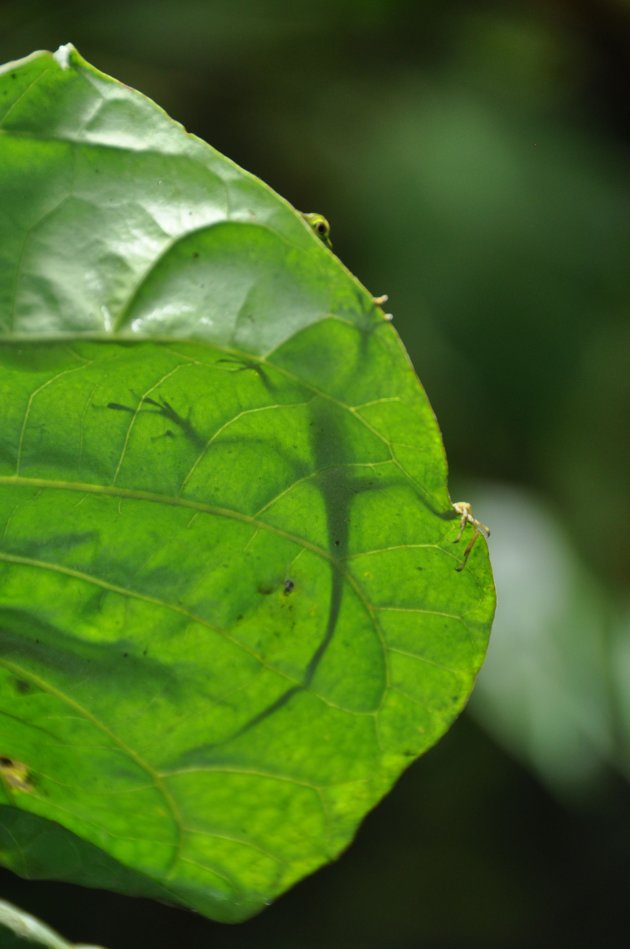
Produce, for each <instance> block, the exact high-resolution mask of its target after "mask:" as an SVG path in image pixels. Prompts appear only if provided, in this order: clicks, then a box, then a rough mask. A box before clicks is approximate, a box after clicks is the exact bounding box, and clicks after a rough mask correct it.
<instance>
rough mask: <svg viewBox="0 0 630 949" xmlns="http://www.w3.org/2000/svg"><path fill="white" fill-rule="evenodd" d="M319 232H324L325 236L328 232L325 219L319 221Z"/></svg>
mask: <svg viewBox="0 0 630 949" xmlns="http://www.w3.org/2000/svg"><path fill="white" fill-rule="evenodd" d="M317 233H318V234H323V235H324V236H326V234H328V226H327V225H326V224H325V223H324V221H318V222H317Z"/></svg>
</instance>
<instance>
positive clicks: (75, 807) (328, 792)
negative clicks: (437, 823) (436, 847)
mask: <svg viewBox="0 0 630 949" xmlns="http://www.w3.org/2000/svg"><path fill="white" fill-rule="evenodd" d="M0 168H1V169H2V171H1V173H0V205H1V206H2V208H3V214H2V215H1V216H0V411H1V426H0V859H1V860H2V861H3V862H4V863H5V865H7V866H9V867H11V868H12V869H14V870H15V871H16V872H18V873H21V874H23V875H26V876H29V875H30V876H42V875H46V876H53V877H57V878H61V879H66V880H71V881H75V882H81V883H87V884H92V885H100V886H107V887H109V888H112V889H120V890H122V891H123V892H127V893H139V894H144V895H150V896H157V897H158V898H162V899H166V900H170V901H172V902H175V903H179V904H182V905H185V906H188V907H191V908H194V909H196V910H198V911H199V912H201V913H205V914H206V915H208V916H211V917H213V918H217V919H221V920H226V921H236V920H239V919H244V918H246V917H247V916H249V915H251V914H252V913H254V912H256V911H258V910H259V909H260V908H261V907H262V906H264V905H266V904H267V903H268V902H270V901H271V900H273V899H274V898H275V897H276V896H277V895H278V894H280V893H281V892H283V891H284V890H285V889H286V888H287V887H289V886H290V885H291V884H292V883H294V882H295V881H296V880H298V879H300V878H301V877H303V876H304V875H305V874H308V873H310V872H312V871H313V870H314V869H316V868H317V867H318V866H320V865H321V864H322V863H324V862H326V861H328V860H330V859H332V858H334V857H335V856H336V855H337V854H339V852H340V851H341V850H342V849H343V848H344V847H345V846H347V844H348V842H349V841H350V840H351V838H352V836H353V834H354V832H355V830H356V827H357V825H358V823H359V822H360V820H361V819H362V818H363V817H364V816H365V814H366V813H367V812H368V811H369V810H370V808H372V807H373V806H374V804H375V803H376V802H377V801H378V800H379V799H380V798H381V797H382V796H383V794H384V793H386V791H387V790H388V789H389V788H390V787H391V785H392V783H393V782H394V781H395V779H396V778H397V776H398V775H399V774H400V773H401V771H402V770H403V769H404V768H405V767H406V766H407V765H408V764H409V763H410V762H411V761H412V760H413V759H414V758H415V757H417V756H418V755H419V754H421V753H422V752H423V751H424V750H426V749H427V748H428V747H429V746H430V745H431V744H433V743H434V742H435V741H436V740H437V739H438V738H439V737H440V735H441V734H443V732H444V731H445V730H446V728H447V727H448V725H449V724H450V722H451V721H452V720H453V718H454V717H455V715H456V714H457V713H458V712H459V711H460V710H461V708H462V706H463V704H464V703H465V701H466V699H467V697H468V695H469V693H470V690H471V688H472V683H473V681H474V677H475V675H476V673H477V671H478V669H479V666H480V664H481V661H482V659H483V655H484V652H485V648H486V643H487V636H488V631H489V626H490V622H491V618H492V613H493V609H494V591H493V586H492V579H491V574H490V569H489V564H488V559H487V551H486V547H485V542H484V541H483V540H482V539H480V540H479V542H478V543H477V544H476V546H475V547H474V549H473V551H472V554H471V556H470V559H469V561H468V563H467V566H466V568H465V569H464V570H462V571H460V572H458V571H456V569H455V568H456V567H457V566H458V564H459V563H460V562H461V557H462V551H461V547H463V546H464V544H463V543H462V544H460V545H459V546H455V545H454V543H453V542H454V540H455V538H456V537H457V534H458V520H457V517H456V515H455V514H454V512H453V510H452V505H451V502H450V499H449V496H448V492H447V487H446V474H447V473H446V463H445V458H444V453H443V448H442V443H441V439H440V434H439V430H438V427H437V424H436V421H435V418H434V416H433V413H432V411H431V408H430V406H429V403H428V401H427V399H426V396H425V394H424V392H423V391H422V389H421V387H420V385H419V383H418V380H417V378H416V377H415V374H414V372H413V369H412V367H411V365H410V364H409V361H408V358H407V356H406V353H405V351H404V349H403V347H402V345H401V343H400V341H399V339H398V337H397V334H396V333H395V331H394V330H393V328H392V326H391V324H389V323H388V322H387V321H386V320H384V318H383V313H382V311H381V310H380V309H379V308H378V307H377V306H376V305H375V304H374V302H373V301H372V298H371V296H370V294H369V293H368V292H367V291H366V290H365V288H363V287H362V286H361V285H360V284H359V283H358V282H357V281H356V279H355V278H354V277H353V276H352V275H351V274H349V273H348V271H347V270H346V269H345V268H344V267H343V265H342V264H341V263H340V261H339V260H338V259H337V258H336V257H335V256H334V255H333V254H332V253H331V252H330V250H329V249H328V248H327V247H325V246H324V244H323V243H322V242H321V241H320V240H319V239H318V237H317V236H316V235H315V233H314V232H313V231H312V229H311V228H310V227H309V226H308V224H307V223H306V222H305V221H304V219H303V218H302V216H301V215H300V214H299V213H298V212H296V211H295V210H294V209H293V208H292V207H291V206H290V205H289V204H287V202H286V201H284V200H283V199H282V198H280V197H279V196H278V195H277V194H275V193H274V192H272V191H271V190H270V189H269V188H268V187H266V186H265V185H264V184H263V183H262V182H260V181H259V180H257V179H256V178H254V177H253V176H251V175H249V174H247V173H246V172H244V171H242V170H241V169H239V168H238V167H236V166H235V165H234V164H233V163H232V162H230V161H229V160H228V159H226V158H224V157H223V156H221V155H219V154H218V153H217V152H215V151H214V150H213V149H212V148H210V147H209V146H208V145H206V144H204V143H203V142H201V141H199V140H198V139H196V138H194V137H193V136H191V135H189V134H187V133H186V132H185V131H184V130H183V129H182V127H181V126H179V125H177V124H176V123H174V122H173V121H172V120H171V119H169V118H168V117H167V116H166V115H165V114H164V113H163V112H162V111H161V110H160V109H159V108H158V107H157V106H156V105H154V104H153V103H152V102H150V101H149V100H148V99H146V98H144V97H143V96H142V95H140V94H139V93H137V92H134V91H133V90H131V89H129V88H127V87H125V86H123V85H121V84H119V83H118V82H116V81H115V80H113V79H111V78H109V77H106V76H104V75H103V74H101V73H99V72H98V71H97V70H95V69H94V68H93V67H92V66H90V65H89V64H87V63H86V62H85V61H84V60H83V59H82V58H81V57H80V55H79V54H78V53H77V52H76V51H75V50H74V49H72V48H71V47H64V48H62V49H61V50H59V51H58V52H57V53H56V54H50V53H36V54H33V55H32V56H31V57H29V58H27V59H25V60H22V61H20V62H18V63H13V64H9V65H8V66H7V67H4V69H3V71H2V72H0ZM471 529H472V528H468V530H471ZM467 539H468V537H467V536H466V537H465V538H464V540H467ZM46 838H48V840H49V842H50V846H45V845H42V839H46ZM96 854H98V855H100V859H98V858H97V859H95V855H96Z"/></svg>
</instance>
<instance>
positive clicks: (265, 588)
mask: <svg viewBox="0 0 630 949" xmlns="http://www.w3.org/2000/svg"><path fill="white" fill-rule="evenodd" d="M258 592H259V593H262V595H263V596H269V594H270V593H273V584H272V583H259V584H258Z"/></svg>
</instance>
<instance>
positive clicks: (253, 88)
mask: <svg viewBox="0 0 630 949" xmlns="http://www.w3.org/2000/svg"><path fill="white" fill-rule="evenodd" d="M1 12H2V17H1V21H2V30H1V32H0V61H2V62H4V61H7V60H11V59H16V58H19V57H21V56H23V55H26V54H27V53H29V52H31V51H32V50H34V49H39V48H47V49H55V48H56V47H57V46H59V45H60V44H61V43H66V42H68V41H71V42H73V43H74V44H75V45H76V46H77V47H78V49H79V50H80V52H81V53H82V54H83V55H84V56H85V57H86V58H87V59H88V60H89V61H90V62H92V63H93V64H94V65H95V66H97V67H99V68H100V69H102V70H103V71H105V72H108V73H110V74H112V75H114V76H116V77H117V78H119V79H121V80H123V81H124V82H127V83H129V84H130V85H132V86H135V87H136V88H138V89H140V90H141V91H143V92H144V93H146V94H147V95H148V96H150V97H151V98H153V99H155V100H156V101H157V102H158V103H160V105H162V106H163V107H164V108H165V109H166V110H167V111H168V112H169V113H170V114H171V115H172V116H173V117H175V118H177V119H179V120H180V121H181V122H183V124H184V125H185V126H186V127H187V128H188V129H189V130H190V131H192V132H195V133H196V134H197V135H199V136H201V137H202V138H204V139H205V140H207V141H208V142H210V143H211V144H212V145H214V146H215V147H216V148H217V149H219V150H220V151H222V152H224V153H225V154H227V155H229V156H230V157H231V158H232V159H234V160H235V161H236V162H238V163H239V164H241V165H243V166H244V167H245V168H247V169H248V170H250V171H252V172H254V173H255V174H257V175H259V176H260V177H261V178H263V179H264V180H265V181H267V182H268V183H269V184H270V185H272V186H273V187H274V188H275V189H276V190H277V191H279V192H280V193H281V194H283V195H284V196H285V197H287V198H288V199H289V200H290V201H291V202H292V203H293V204H295V205H296V206H297V207H298V208H300V209H302V210H305V211H310V210H316V211H321V212H323V213H325V214H326V215H327V216H328V217H329V219H330V221H331V223H332V228H333V232H332V237H333V241H334V247H335V252H336V253H338V254H339V256H340V257H341V258H342V259H343V260H344V262H345V263H346V264H347V265H348V266H349V267H350V269H351V270H352V271H354V272H355V273H356V274H357V276H358V277H359V278H360V279H361V280H362V281H363V282H364V283H365V284H366V285H367V286H368V287H369V288H370V289H371V290H372V291H373V292H374V293H375V294H382V293H388V294H389V298H390V299H389V304H388V307H387V308H388V309H390V310H391V311H392V312H393V314H394V320H395V325H396V327H397V328H398V330H399V332H400V334H401V336H402V338H403V340H404V341H405V343H406V345H407V347H408V349H409V352H410V355H411V357H412V359H413V362H414V364H415V367H416V369H417V371H418V374H419V375H420V378H421V379H422V381H423V383H424V385H425V387H426V389H427V391H428V394H429V397H430V399H431V401H432V404H433V406H434V409H435V411H436V414H437V416H438V418H439V420H440V424H441V427H442V431H443V434H444V440H445V443H446V448H447V452H448V456H449V461H450V467H451V488H452V491H451V493H452V495H453V497H454V498H456V499H457V498H459V497H463V498H465V499H467V500H470V501H472V502H473V503H474V506H475V511H476V513H477V515H478V516H479V517H480V518H481V519H482V520H483V521H485V522H486V523H489V524H490V525H491V526H492V528H493V532H492V538H491V551H492V557H493V564H494V568H495V574H496V582H497V589H498V596H499V606H498V610H497V618H496V623H495V628H494V633H493V642H492V646H491V650H490V654H489V658H488V662H487V664H486V667H485V668H484V671H483V672H482V674H481V676H480V679H479V683H478V686H477V689H476V692H475V695H474V697H473V700H472V702H471V705H470V709H469V711H468V712H466V714H465V715H464V716H462V718H461V719H460V720H459V721H458V722H457V724H456V725H455V727H454V728H453V729H452V731H451V732H450V733H449V735H448V736H447V737H446V738H445V739H444V740H443V741H442V742H441V743H440V744H439V745H438V746H437V747H436V748H435V749H434V750H432V751H431V752H430V753H429V754H428V755H427V756H426V757H425V758H424V759H422V760H421V761H419V762H417V763H416V764H415V765H414V766H412V768H411V769H410V770H409V771H408V772H407V773H406V775H405V776H404V777H403V779H402V780H401V781H400V783H399V784H398V786H397V787H396V788H395V789H394V791H393V792H392V794H391V795H390V796H389V797H388V798H387V799H386V800H385V801H384V802H383V804H382V805H381V806H380V807H379V808H377V810H376V811H375V812H374V813H373V814H372V815H371V816H370V817H369V818H368V820H367V821H366V823H365V825H364V826H363V827H362V829H361V831H360V833H359V835H358V837H357V840H356V841H355V843H354V844H353V846H352V847H351V848H350V850H349V851H348V852H347V853H346V854H345V855H344V856H343V857H342V858H341V859H340V860H339V861H338V862H337V863H336V864H335V865H334V866H331V867H329V868H327V869H325V870H322V871H320V872H319V873H318V874H316V875H315V876H313V877H311V878H310V879H308V880H306V881H305V882H303V883H302V884H301V885H299V886H298V887H296V888H295V889H294V890H293V891H292V892H291V893H289V894H288V895H287V896H285V897H284V898H283V899H281V900H280V901H279V902H278V903H277V904H276V905H274V906H272V907H270V908H269V909H268V910H266V911H265V913H263V914H262V915H261V916H259V917H258V918H257V919H254V920H252V921H251V922H249V923H246V924H244V925H242V926H240V927H234V928H230V927H225V926H219V925H214V924H212V923H209V922H207V921H205V920H203V919H201V918H198V917H196V916H193V915H192V914H187V913H184V912H181V911H178V910H173V909H169V908H167V907H162V906H160V905H157V904H151V903H148V902H145V901H138V900H132V899H126V898H124V897H117V896H113V895H110V894H104V893H99V892H94V891H88V890H82V889H80V888H78V887H70V886H66V885H62V884H51V883H25V882H23V881H20V880H18V879H17V878H15V877H13V876H11V875H10V874H8V873H3V874H2V875H1V876H0V892H1V894H2V896H3V897H4V898H6V899H10V900H13V901H14V902H16V903H18V904H19V905H21V906H22V907H23V908H25V909H28V910H29V911H31V912H33V913H36V914H39V915H41V917H42V918H43V919H45V920H46V921H47V922H48V923H49V924H51V925H54V926H55V927H57V928H58V929H60V930H61V931H62V932H64V933H65V934H66V935H68V936H70V937H73V938H75V939H77V940H79V939H80V940H82V941H86V942H88V941H89V942H95V943H99V944H102V945H105V946H107V947H108V949H130V947H134V949H135V947H137V946H147V947H155V949H162V947H180V946H181V947H194V949H196V947H206V946H208V947H210V946H212V947H213V949H223V947H228V949H232V947H249V946H260V947H267V946H269V947H277V949H295V947H304V949H319V947H325V949H337V947H339V949H345V947H347V949H354V947H356V949H416V947H417V949H424V947H436V949H451V947H452V949H459V947H462V949H469V947H504V946H506V947H512V946H514V947H520V946H524V947H525V946H531V945H533V944H536V945H537V946H543V947H544V946H550V947H551V946H553V947H564V946H567V947H568V946H571V947H580V946H589V947H590V946H604V945H606V946H622V945H624V944H626V943H625V939H626V938H627V936H626V935H625V933H627V930H628V925H629V923H630V905H629V901H628V895H627V894H628V884H629V883H630V872H629V870H630V860H629V857H628V854H629V851H630V795H629V794H628V778H629V777H630V608H629V597H628V579H629V578H630V545H629V544H628V510H629V504H628V491H629V488H630V451H629V450H628V443H629V439H628V427H629V426H628V420H629V418H630V371H629V359H628V357H629V355H630V323H629V320H628V315H629V308H630V270H629V267H628V261H629V251H630V175H629V174H628V167H629V165H628V160H629V158H630V154H629V152H630V121H629V119H630V89H629V82H628V78H629V75H630V73H629V69H628V63H629V61H630V4H628V2H626V0H574V2H570V0H530V2H525V0H522V2H519V0H513V2H511V3H506V2H505V0H503V2H501V0H496V2H490V0H488V2H483V0H480V2H476V3H471V2H465V0H441V2H438V0H426V2H424V3H418V2H411V0H293V2H291V3H288V2H286V0H285V2H280V0H152V2H148V0H134V2H129V0H109V2H108V3H102V2H99V0H96V2H93V3H92V4H86V3H85V2H77V0H58V2H56V3H54V4H52V3H50V2H49V0H19V2H18V0H9V2H8V3H7V2H6V0H5V3H4V5H3V7H2V11H1ZM1 173H2V170H1V168H0V174H1ZM0 213H1V212H0Z"/></svg>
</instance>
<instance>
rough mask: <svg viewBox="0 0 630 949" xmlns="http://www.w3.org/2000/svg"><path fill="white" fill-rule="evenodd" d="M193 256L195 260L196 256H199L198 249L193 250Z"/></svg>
mask: <svg viewBox="0 0 630 949" xmlns="http://www.w3.org/2000/svg"><path fill="white" fill-rule="evenodd" d="M193 257H194V258H195V260H197V258H198V257H199V251H198V250H196V251H195V252H194V254H193Z"/></svg>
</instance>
